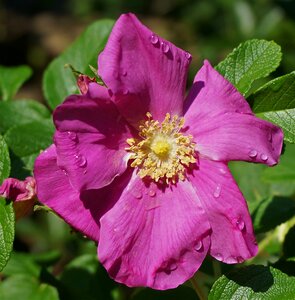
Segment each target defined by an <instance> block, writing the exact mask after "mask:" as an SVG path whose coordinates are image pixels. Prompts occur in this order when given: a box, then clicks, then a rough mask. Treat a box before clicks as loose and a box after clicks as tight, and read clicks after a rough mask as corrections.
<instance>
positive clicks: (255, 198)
mask: <svg viewBox="0 0 295 300" xmlns="http://www.w3.org/2000/svg"><path fill="white" fill-rule="evenodd" d="M229 167H230V170H231V172H232V174H233V176H234V178H235V180H236V182H237V184H238V186H239V188H240V189H241V191H242V192H243V195H244V196H245V198H246V200H247V201H248V205H249V209H250V211H252V210H253V208H255V207H256V203H258V202H259V201H261V200H262V199H264V198H266V197H268V196H270V184H265V183H263V182H262V179H261V177H262V174H263V171H264V170H265V169H266V168H267V167H266V166H265V165H262V164H250V163H246V162H230V163H229Z"/></svg>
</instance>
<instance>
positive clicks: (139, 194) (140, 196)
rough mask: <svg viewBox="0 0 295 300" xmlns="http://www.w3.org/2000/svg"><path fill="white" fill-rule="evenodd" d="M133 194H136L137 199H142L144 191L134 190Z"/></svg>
mask: <svg viewBox="0 0 295 300" xmlns="http://www.w3.org/2000/svg"><path fill="white" fill-rule="evenodd" d="M133 196H134V197H135V198H136V199H141V198H142V193H141V192H134V193H133Z"/></svg>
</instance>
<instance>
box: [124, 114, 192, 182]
mask: <svg viewBox="0 0 295 300" xmlns="http://www.w3.org/2000/svg"><path fill="white" fill-rule="evenodd" d="M146 116H147V120H146V121H143V122H142V123H141V125H140V126H139V136H140V138H141V139H134V138H131V139H128V140H127V143H128V145H129V146H130V147H128V148H126V150H127V151H129V152H131V157H130V159H133V161H132V163H131V167H134V168H136V167H137V168H138V175H139V176H140V177H141V178H144V177H146V176H149V177H151V178H152V179H153V180H154V181H155V182H160V181H161V182H166V183H169V182H172V183H176V182H177V180H178V179H179V180H185V178H186V172H187V168H188V167H189V165H190V164H192V163H195V162H196V158H195V144H194V143H193V141H192V140H193V137H192V136H191V135H184V134H183V133H181V132H180V131H181V129H182V128H183V125H184V118H179V117H178V116H174V117H171V116H170V114H169V113H167V114H166V116H165V119H164V120H163V122H162V123H160V122H159V121H156V120H153V118H152V115H151V114H150V113H147V114H146Z"/></svg>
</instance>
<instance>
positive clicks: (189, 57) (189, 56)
mask: <svg viewBox="0 0 295 300" xmlns="http://www.w3.org/2000/svg"><path fill="white" fill-rule="evenodd" d="M185 57H186V58H187V59H188V60H190V59H191V58H192V55H191V54H190V53H189V52H186V53H185Z"/></svg>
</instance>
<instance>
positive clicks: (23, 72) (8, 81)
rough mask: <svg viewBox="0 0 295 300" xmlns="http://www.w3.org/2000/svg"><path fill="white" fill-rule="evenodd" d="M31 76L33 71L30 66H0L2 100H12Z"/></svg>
mask: <svg viewBox="0 0 295 300" xmlns="http://www.w3.org/2000/svg"><path fill="white" fill-rule="evenodd" d="M31 75H32V69H31V68H29V67H28V66H18V67H4V66H0V95H1V98H2V100H4V101H7V100H11V99H12V98H13V96H14V95H15V94H16V92H17V91H18V89H19V88H20V87H21V86H22V84H23V83H24V82H25V81H26V80H27V79H29V78H30V77H31Z"/></svg>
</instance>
